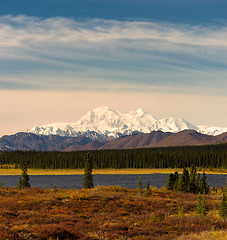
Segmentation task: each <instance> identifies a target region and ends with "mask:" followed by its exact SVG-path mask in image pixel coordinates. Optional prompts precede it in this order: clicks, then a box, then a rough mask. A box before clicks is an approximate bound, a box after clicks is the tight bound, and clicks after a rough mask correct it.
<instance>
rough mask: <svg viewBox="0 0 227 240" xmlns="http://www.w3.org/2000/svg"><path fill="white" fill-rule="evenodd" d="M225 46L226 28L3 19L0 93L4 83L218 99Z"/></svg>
mask: <svg viewBox="0 0 227 240" xmlns="http://www.w3.org/2000/svg"><path fill="white" fill-rule="evenodd" d="M226 39H227V25H222V26H221V27H220V26H219V27H216V26H214V25H209V26H198V25H197V26H193V25H182V24H169V23H160V22H156V23H154V22H148V21H147V22H145V21H141V22H138V21H118V20H103V19H87V20H84V21H76V20H75V19H68V18H49V19H42V18H37V17H28V16H22V15H21V16H10V15H8V16H2V17H0V51H1V55H0V73H1V77H0V81H2V82H3V81H4V84H1V82H0V88H1V86H3V85H4V86H5V87H6V83H5V81H8V82H9V85H8V88H11V86H14V88H16V86H20V87H21V86H25V85H26V84H27V85H28V86H37V88H43V89H50V88H56V89H62V88H65V89H67V88H68V89H73V88H74V89H86V88H91V87H94V88H97V89H110V88H112V87H113V86H114V85H115V84H117V85H118V86H121V84H122V87H124V86H125V85H126V86H127V84H132V85H133V87H137V86H138V85H139V84H141V83H142V85H145V86H150V87H156V88H157V87H159V88H160V89H161V88H163V89H164V86H165V87H168V86H169V89H170V90H171V89H172V90H173V89H176V88H179V89H182V88H183V87H184V88H185V89H188V88H189V89H190V88H191V89H193V87H195V85H196V87H198V89H202V88H208V89H210V90H212V91H213V92H214V90H215V93H216V94H220V92H222V91H223V89H226V88H227V83H226V78H227V70H226V69H227V41H226ZM13 83H15V85H14V84H13ZM220 86H221V87H220ZM25 88H26V87H25ZM145 89H146V87H145Z"/></svg>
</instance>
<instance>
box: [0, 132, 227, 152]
mask: <svg viewBox="0 0 227 240" xmlns="http://www.w3.org/2000/svg"><path fill="white" fill-rule="evenodd" d="M224 142H227V132H226V133H222V134H220V135H217V136H211V135H206V134H201V133H198V132H196V131H195V130H183V131H181V132H178V133H170V132H162V131H154V132H151V133H137V134H133V135H130V136H121V137H119V138H117V139H113V140H109V141H99V140H91V138H89V137H88V136H87V135H85V134H84V135H81V136H78V137H62V136H58V135H36V134H33V133H25V132H19V133H16V134H14V135H6V136H3V137H2V138H0V150H1V151H15V150H22V151H82V150H99V149H100V150H101V149H122V148H147V147H149V148H151V147H169V146H192V145H206V144H217V143H224Z"/></svg>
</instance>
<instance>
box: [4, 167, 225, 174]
mask: <svg viewBox="0 0 227 240" xmlns="http://www.w3.org/2000/svg"><path fill="white" fill-rule="evenodd" d="M175 171H177V172H178V173H180V174H181V173H182V172H183V169H176V168H175V169H171V168H164V169H163V168H162V169H161V168H152V169H134V168H130V169H93V171H92V174H93V175H104V174H105V175H110V174H113V175H117V174H119V175H126V174H138V175H139V174H155V173H160V174H170V173H174V172H175ZM21 173H22V171H21V169H0V175H21ZM197 173H200V174H202V173H203V170H201V171H197ZM205 173H206V174H227V170H220V169H216V170H212V171H211V170H208V169H207V170H205ZM28 174H29V175H83V174H84V169H28Z"/></svg>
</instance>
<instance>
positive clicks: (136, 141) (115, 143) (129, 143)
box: [101, 131, 172, 149]
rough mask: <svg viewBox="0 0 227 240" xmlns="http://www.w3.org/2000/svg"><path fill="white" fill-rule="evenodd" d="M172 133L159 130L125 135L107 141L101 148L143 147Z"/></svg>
mask: <svg viewBox="0 0 227 240" xmlns="http://www.w3.org/2000/svg"><path fill="white" fill-rule="evenodd" d="M170 135H172V133H164V132H161V131H157V132H151V133H145V134H138V135H132V136H126V137H122V138H118V139H114V140H111V141H107V142H106V143H105V144H104V145H103V146H102V147H101V149H119V148H143V147H147V146H149V145H151V144H157V143H158V142H160V141H162V140H163V139H165V138H166V137H168V136H170Z"/></svg>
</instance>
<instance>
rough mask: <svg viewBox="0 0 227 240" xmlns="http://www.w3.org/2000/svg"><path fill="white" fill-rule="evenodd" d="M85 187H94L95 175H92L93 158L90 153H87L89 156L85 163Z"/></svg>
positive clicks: (83, 184)
mask: <svg viewBox="0 0 227 240" xmlns="http://www.w3.org/2000/svg"><path fill="white" fill-rule="evenodd" d="M82 186H83V188H89V189H90V188H93V187H94V186H93V177H92V158H91V157H90V155H89V153H88V154H87V158H86V161H85V165H84V176H83V183H82Z"/></svg>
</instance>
